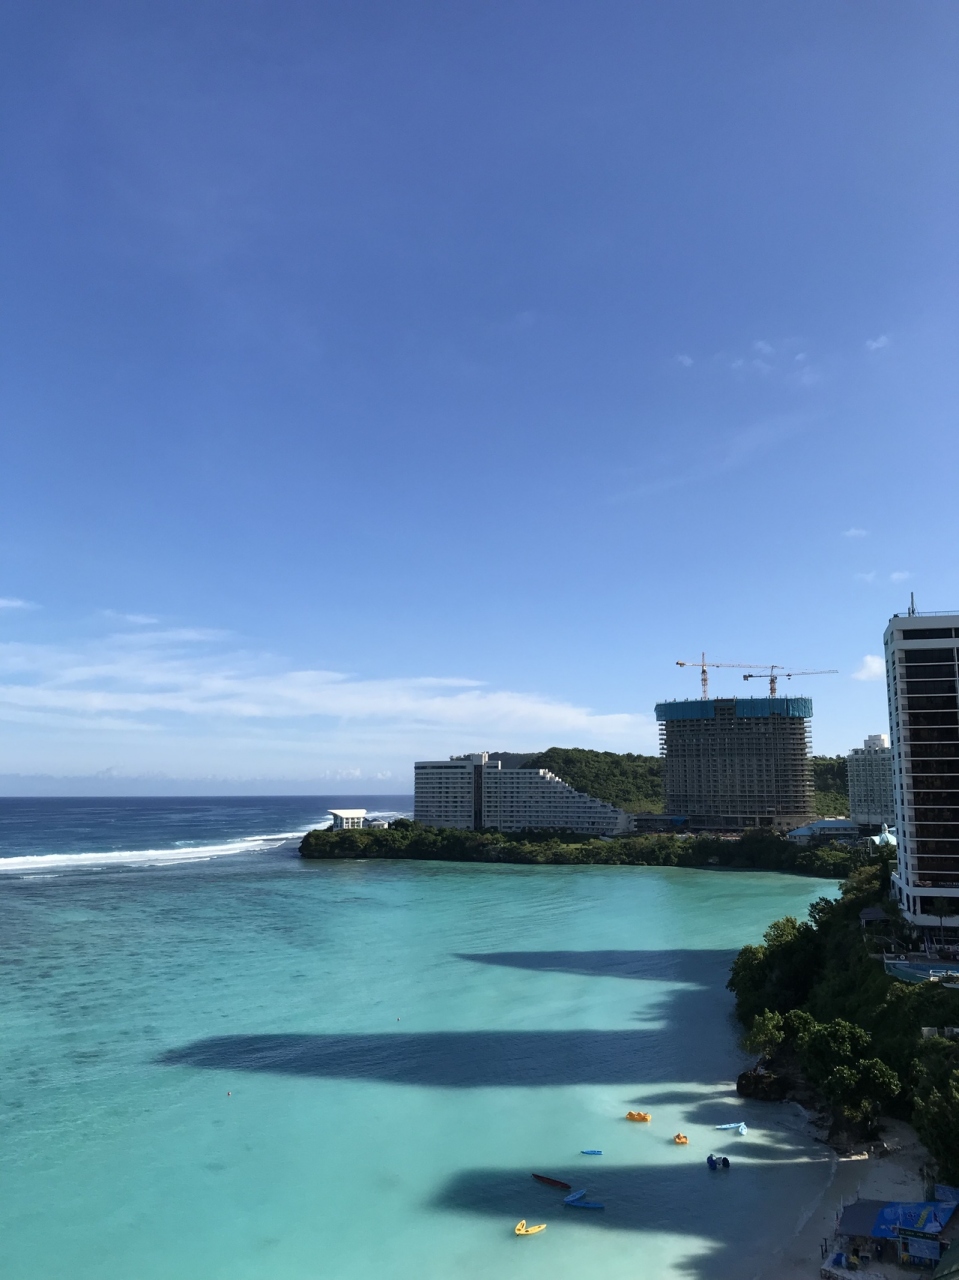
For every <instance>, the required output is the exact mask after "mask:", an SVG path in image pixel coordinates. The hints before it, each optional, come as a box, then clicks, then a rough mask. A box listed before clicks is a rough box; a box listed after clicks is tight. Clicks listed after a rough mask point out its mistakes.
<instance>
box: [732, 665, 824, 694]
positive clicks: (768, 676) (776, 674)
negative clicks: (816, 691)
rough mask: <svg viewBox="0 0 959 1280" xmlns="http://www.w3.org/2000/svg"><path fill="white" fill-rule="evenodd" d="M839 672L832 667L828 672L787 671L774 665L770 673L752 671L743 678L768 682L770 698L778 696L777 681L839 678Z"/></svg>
mask: <svg viewBox="0 0 959 1280" xmlns="http://www.w3.org/2000/svg"><path fill="white" fill-rule="evenodd" d="M838 675H839V671H838V670H837V669H836V668H835V667H830V669H829V670H828V671H787V670H786V669H785V668H784V667H781V666H779V664H778V663H773V664H772V665H771V666H770V668H769V670H768V671H750V672H749V674H748V675H745V676H743V679H744V680H768V681H769V696H770V698H775V696H776V681H777V680H791V679H792V678H793V676H838Z"/></svg>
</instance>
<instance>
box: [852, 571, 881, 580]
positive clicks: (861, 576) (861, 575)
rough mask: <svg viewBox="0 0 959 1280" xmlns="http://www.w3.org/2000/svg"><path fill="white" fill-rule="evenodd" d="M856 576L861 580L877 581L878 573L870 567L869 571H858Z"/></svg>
mask: <svg viewBox="0 0 959 1280" xmlns="http://www.w3.org/2000/svg"><path fill="white" fill-rule="evenodd" d="M856 577H857V578H858V579H859V581H860V582H875V581H876V577H877V574H876V571H875V569H870V571H869V572H868V573H857V574H856Z"/></svg>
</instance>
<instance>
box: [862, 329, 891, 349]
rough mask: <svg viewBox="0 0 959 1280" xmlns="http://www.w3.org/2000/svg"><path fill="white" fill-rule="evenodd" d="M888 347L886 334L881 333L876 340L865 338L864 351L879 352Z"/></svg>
mask: <svg viewBox="0 0 959 1280" xmlns="http://www.w3.org/2000/svg"><path fill="white" fill-rule="evenodd" d="M888 346H889V334H888V333H881V334H880V335H879V337H878V338H867V339H866V350H867V351H881V350H882V349H883V347H888Z"/></svg>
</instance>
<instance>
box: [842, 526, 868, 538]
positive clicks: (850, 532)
mask: <svg viewBox="0 0 959 1280" xmlns="http://www.w3.org/2000/svg"><path fill="white" fill-rule="evenodd" d="M868 532H869V531H868V529H857V528H856V526H855V525H853V527H852V528H851V529H843V531H842V536H843V537H844V538H865V537H866V535H867V533H868Z"/></svg>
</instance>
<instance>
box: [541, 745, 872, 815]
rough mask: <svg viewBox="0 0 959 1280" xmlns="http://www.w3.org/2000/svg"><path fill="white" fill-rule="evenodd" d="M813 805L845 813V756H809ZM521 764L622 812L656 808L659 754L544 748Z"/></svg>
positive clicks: (659, 806)
mask: <svg viewBox="0 0 959 1280" xmlns="http://www.w3.org/2000/svg"><path fill="white" fill-rule="evenodd" d="M812 766H813V781H814V783H815V787H816V797H815V810H816V813H817V814H818V815H819V816H820V817H827V818H834V817H837V816H838V815H839V814H848V812H849V800H848V798H847V793H846V758H845V756H813V758H812ZM523 767H524V768H526V769H549V771H550V773H555V774H556V776H557V777H558V778H562V779H563V781H564V782H568V783H569V785H570V786H571V787H575V789H576V790H577V791H585V792H586V794H587V795H591V796H596V798H597V799H598V800H606V801H607V802H608V803H609V804H615V805H616V806H617V807H618V808H620V809H625V810H626V812H627V813H662V812H663V810H664V809H665V807H666V799H665V795H664V793H663V762H662V760H661V759H660V758H659V756H640V755H633V754H632V753H631V752H627V753H626V754H624V755H618V754H617V753H616V752H615V751H587V750H586V749H585V748H583V747H550V748H549V750H548V751H543V752H541V753H540V754H539V755H538V756H531V757H529V758H528V759H525V760H524V764H523Z"/></svg>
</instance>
